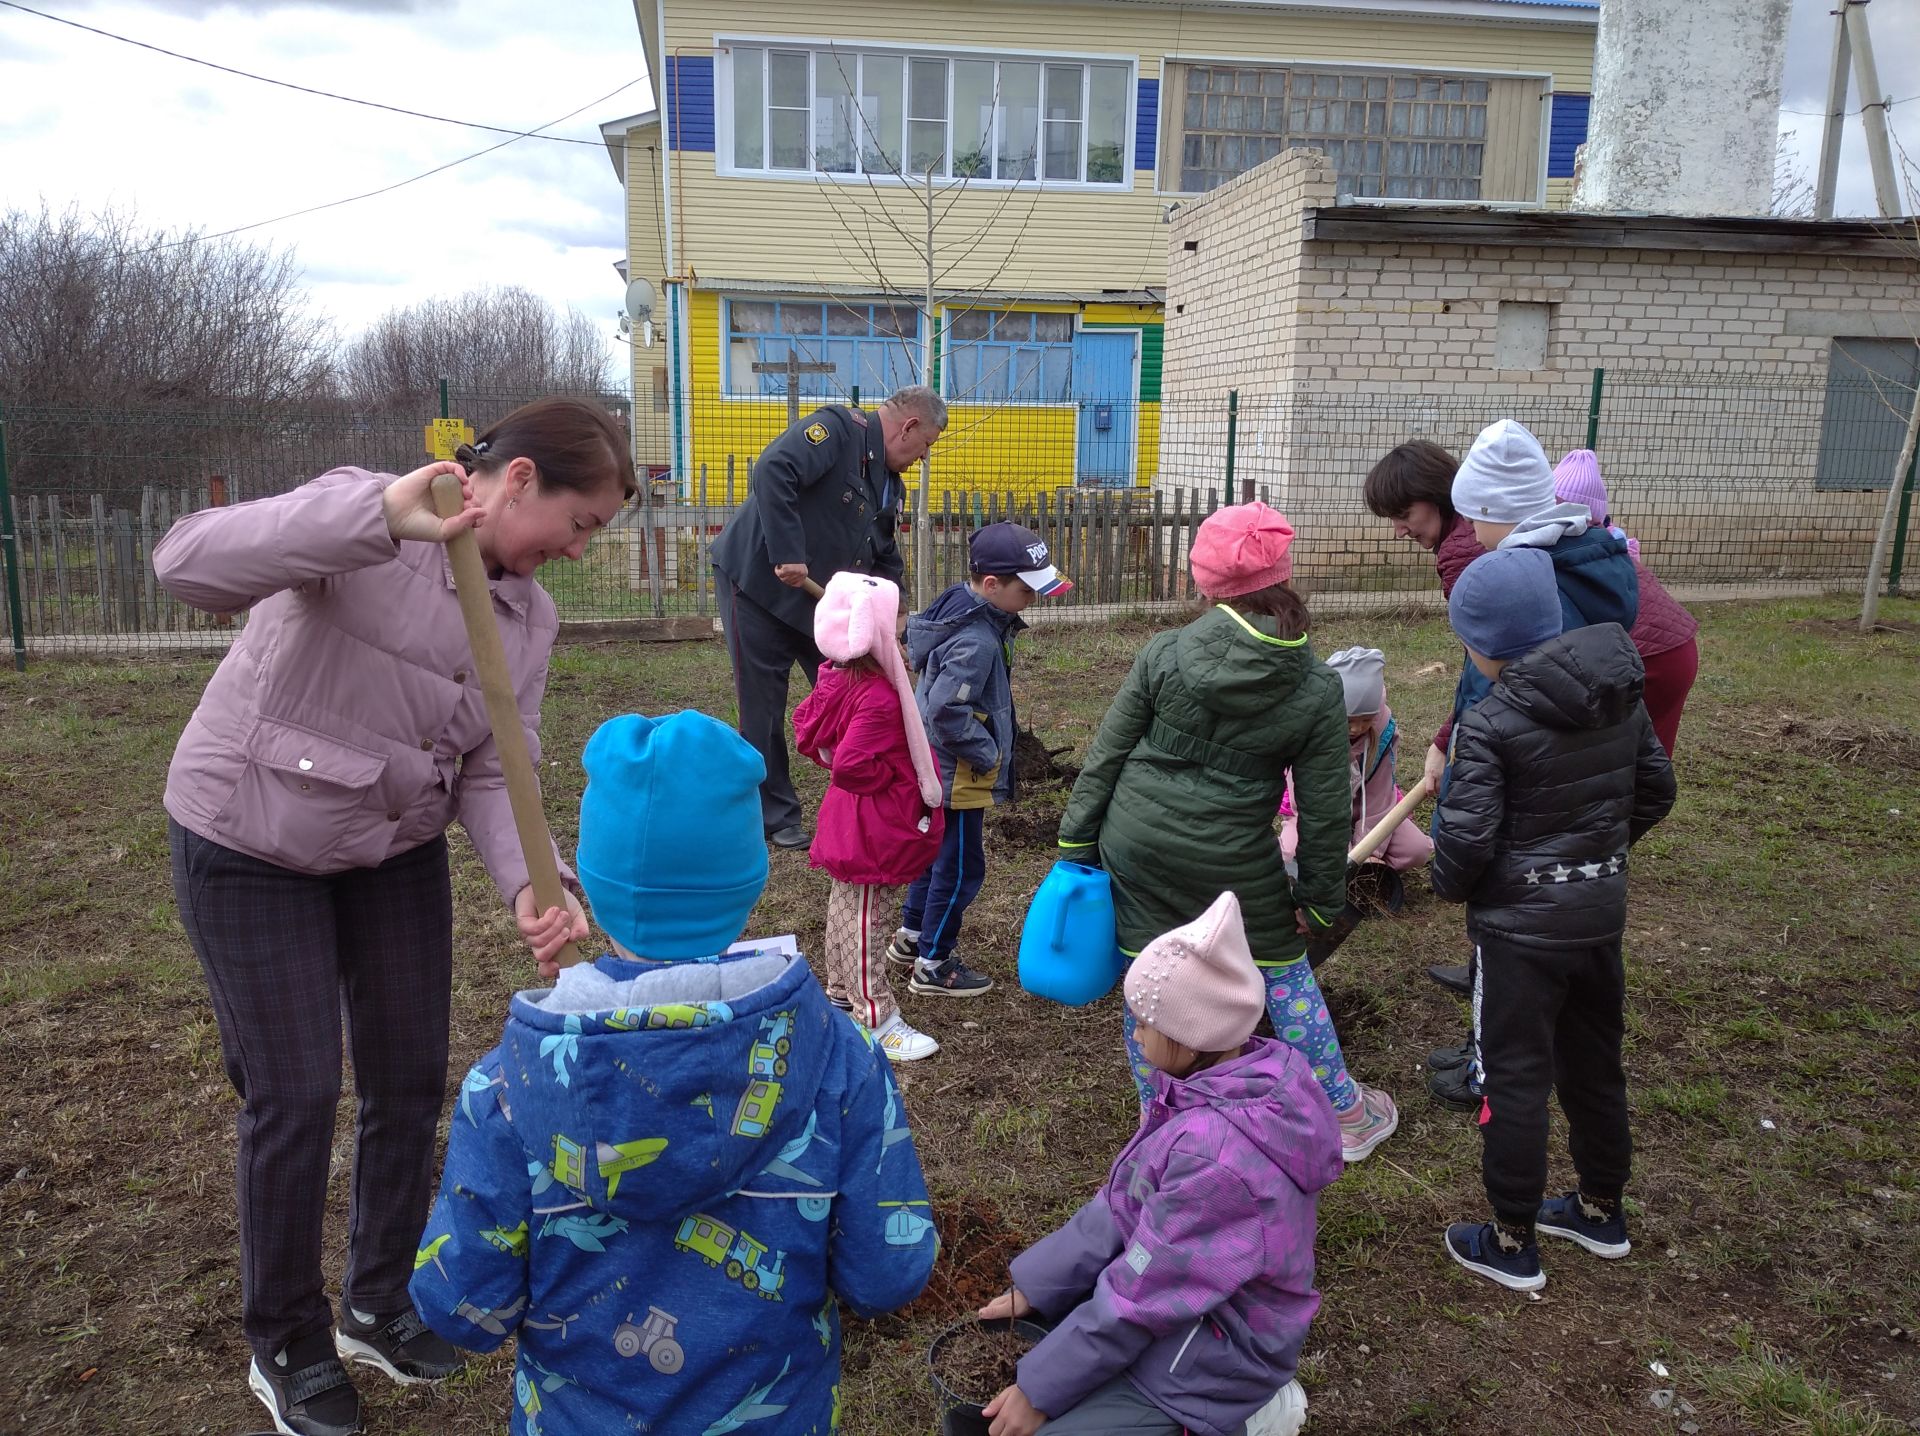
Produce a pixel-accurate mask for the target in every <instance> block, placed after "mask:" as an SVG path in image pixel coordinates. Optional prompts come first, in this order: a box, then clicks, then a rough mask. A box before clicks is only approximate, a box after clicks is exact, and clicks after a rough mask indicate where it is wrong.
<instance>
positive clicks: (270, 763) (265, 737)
mask: <svg viewBox="0 0 1920 1436" xmlns="http://www.w3.org/2000/svg"><path fill="white" fill-rule="evenodd" d="M392 482H393V476H392V475H388V474H371V473H368V472H367V471H366V470H364V469H334V470H331V471H330V472H328V473H325V474H322V475H321V476H320V477H319V478H317V479H315V480H314V481H313V482H312V483H309V484H304V485H302V486H301V487H300V488H297V489H295V490H294V491H293V492H292V493H288V494H281V495H278V496H276V497H274V498H266V499H258V500H255V501H254V502H252V503H246V504H239V505H236V506H235V507H233V508H223V509H203V510H202V511H201V512H199V513H196V514H191V515H189V516H188V517H186V518H184V519H182V520H180V521H179V522H178V523H176V524H175V525H174V526H173V527H172V528H171V529H169V530H168V531H167V535H166V537H165V538H163V539H162V540H161V541H160V542H159V543H158V544H157V545H155V547H154V551H153V569H154V573H155V575H156V576H157V577H158V578H159V580H160V582H161V583H162V584H164V585H165V586H166V588H167V591H168V592H169V593H171V594H173V595H174V596H175V597H176V598H178V599H180V600H181V601H182V602H184V603H188V604H191V605H192V606H193V607H195V608H199V609H205V610H206V611H208V612H210V613H237V612H239V611H241V610H243V609H249V610H251V614H250V616H249V618H248V620H247V624H246V627H245V628H243V629H241V630H240V636H239V637H238V638H237V639H235V640H234V644H233V647H232V649H231V650H229V652H228V654H227V656H226V658H225V660H224V661H223V662H222V663H221V664H220V667H219V670H218V671H217V672H215V674H214V675H213V678H212V680H211V681H210V682H209V683H208V684H207V690H206V692H205V693H204V694H202V695H201V698H200V706H199V707H198V708H196V709H195V710H194V713H193V717H192V718H191V719H189V720H188V722H187V727H186V731H185V732H183V733H182V734H181V735H180V743H179V746H178V747H176V748H175V749H174V753H173V763H172V766H171V767H169V768H168V770H167V791H166V797H165V803H166V808H167V812H168V813H170V814H172V816H173V817H174V819H175V820H176V821H177V822H178V823H179V824H180V825H181V826H182V827H184V828H187V829H189V830H191V831H193V832H195V833H198V834H199V835H200V836H201V837H204V838H208V839H210V840H211V841H213V842H216V843H220V844H221V845H223V846H225V847H229V848H233V849H236V850H237V851H239V852H243V853H246V854H248V855H249V856H252V857H256V858H260V859H262V860H264V861H266V862H270V863H277V864H279V865H280V866H281V867H285V868H291V869H293V870H294V871H296V872H303V873H313V874H322V873H337V872H344V871H346V870H347V869H349V868H364V867H373V866H374V865H376V864H378V863H381V862H383V861H385V860H386V859H387V858H389V857H392V856H394V855H395V854H396V853H402V852H405V851H407V850H408V849H409V848H415V847H418V846H419V845H420V844H422V843H425V842H429V841H431V840H432V839H434V838H436V837H438V836H440V834H441V833H443V832H445V831H446V829H447V825H448V824H449V823H450V822H452V821H453V819H454V818H456V817H458V818H459V820H460V823H461V826H462V827H464V828H465V829H466V830H467V834H468V836H469V837H471V838H472V839H473V845H474V847H475V848H477V849H478V850H479V853H480V858H481V861H482V862H484V863H485V864H486V865H487V871H488V872H489V873H490V874H491V875H492V877H493V881H494V885H495V886H496V887H498V888H499V889H500V893H501V896H502V897H504V898H506V899H507V900H508V901H511V900H512V899H513V896H514V895H515V894H516V893H518V892H519V890H520V889H521V888H523V887H525V886H526V883H527V865H526V862H525V860H524V859H523V858H522V857H521V855H520V842H519V838H518V836H517V835H516V834H515V831H514V826H513V813H512V810H511V808H510V807H509V806H508V803H507V790H506V780H505V778H504V777H503V775H502V773H501V771H500V757H499V752H498V750H497V749H496V748H495V747H494V743H493V735H492V732H491V730H490V729H489V727H488V725H487V711H486V704H485V702H484V701H483V699H482V698H481V695H480V686H479V680H478V678H477V676H476V675H475V674H474V673H473V671H472V668H473V655H472V650H471V649H470V648H469V647H468V644H467V631H466V628H465V626H464V625H463V624H462V622H461V619H460V604H459V600H458V599H457V598H456V596H455V594H454V588H453V571H452V569H451V567H450V566H449V565H448V563H447V556H446V550H445V549H444V548H442V547H441V546H440V545H438V544H431V543H412V542H408V543H395V542H394V540H393V539H392V538H391V537H389V535H388V533H387V521H386V516H385V513H384V511H383V510H382V507H381V497H382V494H383V493H384V492H385V489H386V486H387V485H388V484H390V483H392ZM492 588H493V598H494V605H493V607H494V615H495V617H496V618H497V619H499V621H500V637H501V641H502V643H503V644H504V645H505V647H506V652H507V668H508V671H509V673H510V674H511V676H512V678H513V686H514V692H515V694H516V696H517V697H518V699H519V705H520V717H521V721H522V722H523V723H524V724H525V726H526V731H527V744H528V747H529V748H530V749H531V750H532V753H533V757H534V759H535V761H536V763H537V762H538V759H539V756H540V738H539V731H538V730H539V726H540V699H541V697H542V695H543V694H544V693H545V691H546V683H547V656H548V654H549V653H550V652H551V651H552V648H553V640H554V637H555V635H556V634H557V633H558V632H559V618H558V615H557V613H556V612H555V610H554V606H553V600H552V599H551V598H549V597H548V596H547V593H546V590H545V589H543V588H541V587H540V585H539V584H537V583H535V582H534V581H533V580H532V579H530V578H516V577H513V576H511V575H509V576H507V577H505V578H502V579H500V580H498V581H497V582H495V583H494V584H493V585H492ZM561 871H562V872H563V873H565V874H566V876H567V877H568V879H569V881H571V879H572V874H571V872H570V871H568V870H567V868H566V867H565V865H564V864H563V865H562V868H561Z"/></svg>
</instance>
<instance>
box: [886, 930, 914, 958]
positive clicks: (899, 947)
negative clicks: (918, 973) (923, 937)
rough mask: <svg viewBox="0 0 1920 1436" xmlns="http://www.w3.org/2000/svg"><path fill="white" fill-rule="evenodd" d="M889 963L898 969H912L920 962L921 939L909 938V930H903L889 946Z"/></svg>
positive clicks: (895, 935)
mask: <svg viewBox="0 0 1920 1436" xmlns="http://www.w3.org/2000/svg"><path fill="white" fill-rule="evenodd" d="M887 961H888V962H891V963H893V964H894V965H895V966H896V967H912V966H913V965H914V964H915V963H917V962H918V961H920V939H919V938H917V937H908V936H907V930H906V929H905V928H901V929H900V930H899V931H898V932H896V933H895V934H894V935H893V941H892V942H890V943H888V944H887Z"/></svg>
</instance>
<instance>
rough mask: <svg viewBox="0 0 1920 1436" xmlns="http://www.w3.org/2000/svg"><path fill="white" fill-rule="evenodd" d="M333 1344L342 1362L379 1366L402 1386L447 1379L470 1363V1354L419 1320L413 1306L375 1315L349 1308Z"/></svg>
mask: <svg viewBox="0 0 1920 1436" xmlns="http://www.w3.org/2000/svg"><path fill="white" fill-rule="evenodd" d="M334 1345H335V1346H336V1347H337V1348H338V1349H339V1352H340V1358H341V1360H343V1361H352V1362H357V1363H358V1364H360V1365H362V1366H372V1367H377V1368H378V1369H379V1370H381V1371H384V1372H386V1374H387V1375H388V1376H391V1377H392V1378H393V1379H394V1380H395V1381H397V1382H399V1383H400V1384H401V1385H402V1386H418V1385H420V1384H421V1383H423V1382H428V1381H445V1380H446V1379H447V1378H448V1377H449V1376H451V1375H453V1373H454V1372H456V1371H458V1370H459V1369H460V1368H461V1367H462V1366H465V1365H466V1364H467V1354H466V1353H465V1352H464V1351H462V1350H461V1349H460V1348H459V1347H457V1346H455V1345H454V1344H453V1343H452V1342H450V1341H448V1340H447V1339H446V1338H445V1337H443V1336H441V1335H440V1334H439V1333H438V1332H436V1331H434V1330H433V1328H432V1327H430V1326H428V1325H427V1324H426V1323H425V1322H424V1321H422V1320H421V1319H420V1314H419V1313H418V1312H416V1311H415V1310H414V1309H413V1308H412V1307H408V1308H407V1309H406V1310H405V1311H399V1312H394V1313H393V1314H392V1315H390V1316H373V1315H370V1314H369V1313H367V1312H364V1311H356V1310H354V1309H353V1308H352V1307H350V1306H349V1307H347V1308H346V1309H345V1310H344V1311H342V1312H341V1315H340V1328H339V1333H338V1335H337V1337H336V1338H335V1341H334Z"/></svg>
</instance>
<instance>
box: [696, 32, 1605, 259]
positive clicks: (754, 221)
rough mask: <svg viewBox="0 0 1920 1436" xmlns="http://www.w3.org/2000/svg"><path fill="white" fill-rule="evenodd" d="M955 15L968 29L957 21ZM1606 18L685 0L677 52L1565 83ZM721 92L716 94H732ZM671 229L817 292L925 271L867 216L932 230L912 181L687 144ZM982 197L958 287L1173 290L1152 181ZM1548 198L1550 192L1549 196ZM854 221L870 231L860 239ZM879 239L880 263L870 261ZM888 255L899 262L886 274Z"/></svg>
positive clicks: (1573, 85) (970, 221)
mask: <svg viewBox="0 0 1920 1436" xmlns="http://www.w3.org/2000/svg"><path fill="white" fill-rule="evenodd" d="M956 14H961V15H964V17H965V23H964V24H963V25H956V24H955V18H956ZM1593 33H1594V32H1593V29H1592V27H1590V26H1588V27H1571V26H1570V27H1565V28H1549V27H1532V26H1520V25H1490V24H1481V23H1457V22H1456V23H1448V22H1442V21H1436V20H1428V19H1391V18H1382V17H1377V16H1362V15H1352V14H1349V15H1341V14H1302V13H1297V12H1284V11H1277V10H1275V11H1269V10H1266V9H1264V8H1261V7H1255V6H1235V7H1233V8H1231V9H1227V8H1224V7H1223V8H1221V9H1218V10H1210V9H1205V8H1201V7H1197V6H1195V7H1175V6H1171V5H1164V6H1162V5H1128V4H1108V5H1052V4H1048V5H1032V4H1023V3H1015V0H977V3H971V4H968V5H966V6H965V7H964V9H960V10H956V7H954V6H952V5H933V4H919V5H903V4H899V3H897V0H838V3H836V4H835V5H834V6H833V7H832V9H831V10H830V11H829V12H819V13H817V14H816V13H814V12H807V11H804V10H797V9H796V8H795V7H794V6H793V5H792V4H791V3H789V0H735V3H732V4H729V5H726V6H724V7H716V6H713V5H711V4H701V5H696V4H693V3H690V0H669V3H668V4H667V35H666V41H665V50H666V53H667V55H668V56H669V57H671V56H672V55H674V54H684V55H694V54H698V55H711V54H713V53H714V44H715V39H716V36H717V35H739V36H743V37H744V36H785V37H789V38H791V39H792V40H794V41H795V42H800V41H816V40H824V39H828V38H836V39H838V40H841V41H843V42H845V43H848V44H858V43H859V42H860V41H863V40H867V41H884V42H892V43H899V44H925V45H927V46H928V47H929V48H932V49H941V48H944V47H948V46H952V45H956V44H958V45H966V46H972V47H985V48H994V47H1004V48H1005V49H1008V50H1014V51H1045V50H1054V51H1058V52H1060V53H1063V54H1090V55H1092V54H1102V55H1104V54H1118V55H1137V56H1139V57H1140V65H1141V75H1142V77H1143V78H1146V79H1155V78H1158V76H1159V74H1160V66H1161V61H1162V58H1163V57H1164V56H1167V55H1169V54H1176V55H1178V56H1180V57H1182V58H1190V59H1201V58H1209V57H1211V58H1222V57H1224V58H1240V59H1246V60H1250V61H1251V60H1270V61H1293V60H1298V61H1315V60H1318V61H1327V60H1344V61H1348V62H1367V61H1371V62H1374V63H1379V64H1388V65H1408V66H1443V67H1459V68H1484V69H1486V70H1490V71H1500V70H1517V71H1527V72H1542V73H1548V74H1550V75H1551V76H1552V84H1553V86H1554V88H1556V89H1560V90H1575V91H1583V92H1584V91H1587V90H1590V89H1591V87H1592V62H1593ZM719 88H720V87H719V86H718V84H716V97H715V103H716V105H719V104H720V103H721V97H720V95H719ZM669 158H670V160H671V164H672V181H673V191H674V198H673V226H674V232H675V245H676V254H677V258H678V263H679V267H680V269H681V271H682V272H683V273H685V272H686V271H688V270H693V271H696V272H698V273H699V274H701V275H704V276H706V277H708V278H710V279H716V280H717V279H756V280H785V281H791V282H795V283H801V284H808V285H815V286H820V285H834V286H846V285H851V284H856V283H865V284H868V285H873V284H875V283H876V282H877V281H878V280H879V279H881V278H884V279H885V280H886V282H887V283H889V284H891V285H893V286H895V287H898V288H901V289H906V290H909V291H910V290H911V289H912V288H913V286H914V283H915V282H916V281H915V276H916V275H918V274H919V273H920V272H921V263H922V261H921V260H920V258H919V256H918V255H916V253H915V251H914V248H913V247H912V246H911V245H910V244H909V243H908V242H907V240H906V239H905V238H904V237H903V236H902V235H900V234H898V233H896V232H895V231H894V229H893V228H892V226H890V225H889V224H887V223H886V222H885V221H884V220H879V221H877V222H872V223H871V224H869V223H868V221H867V220H866V219H865V218H863V216H865V215H866V214H867V212H868V211H870V210H871V209H872V208H873V207H874V206H876V205H877V206H884V208H885V210H886V212H887V214H888V216H890V217H891V218H892V219H893V220H894V221H895V222H896V223H898V224H899V225H900V226H901V228H902V229H904V230H905V231H906V232H907V234H909V235H917V234H919V233H920V232H921V231H922V229H923V228H924V223H925V220H924V211H923V210H922V209H921V207H920V205H919V202H918V201H917V200H916V199H914V198H913V197H911V196H910V195H908V194H907V193H905V191H904V189H903V188H902V187H901V186H899V185H897V184H893V185H887V184H876V185H874V186H872V187H870V186H869V185H868V183H867V182H866V181H865V180H853V181H846V180H833V179H828V178H826V177H800V178H794V179H777V178H763V177H749V178H724V177H722V176H720V175H719V174H718V173H717V172H716V171H717V166H716V156H715V155H714V154H711V153H707V152H702V151H674V152H672V153H671V154H670V156H669ZM1013 193H1014V197H1013V198H1012V199H1011V200H1009V198H1008V192H1007V191H1006V190H1005V189H984V188H979V189H972V190H968V191H966V192H963V193H959V194H956V195H954V196H952V197H951V198H950V200H948V201H943V202H941V203H942V205H943V208H944V207H945V206H948V205H950V206H951V207H950V208H944V213H945V222H946V223H948V224H950V225H951V226H952V227H953V228H954V230H956V231H958V232H966V233H972V232H973V231H974V230H975V229H977V228H978V227H979V226H981V225H983V224H990V225H991V227H992V230H993V235H992V237H991V238H990V239H989V240H988V241H987V242H986V243H983V244H981V245H980V246H979V247H978V249H976V250H975V251H974V252H973V253H972V254H971V255H969V256H967V257H966V258H965V259H964V260H963V261H962V262H961V263H960V264H959V266H958V268H957V269H956V270H955V271H954V272H953V273H952V274H950V275H949V276H948V277H947V279H946V281H945V284H946V286H947V287H950V288H966V287H970V286H976V285H989V284H990V285H992V287H993V288H995V289H997V290H1005V291H1009V292H1014V293H1019V292H1040V291H1045V290H1049V289H1053V290H1072V291H1087V290H1092V291H1095V292H1097V291H1098V290H1100V289H1103V288H1140V287H1146V286H1151V287H1155V288H1157V287H1159V286H1161V285H1163V284H1164V283H1165V282H1166V254H1165V246H1166V229H1165V226H1164V225H1163V224H1162V222H1161V212H1162V210H1163V208H1164V206H1165V205H1166V204H1168V203H1169V202H1170V201H1171V199H1172V198H1173V197H1172V196H1167V195H1161V194H1157V193H1156V192H1155V189H1154V176H1153V174H1152V173H1151V172H1149V171H1144V170H1142V171H1137V172H1135V173H1134V176H1133V186H1132V188H1131V190H1128V191H1122V192H1119V193H1095V192H1090V191H1086V190H1072V191H1062V190H1049V189H1047V188H1046V187H1045V186H1042V185H1034V186H1024V187H1021V188H1019V189H1016V190H1015V191H1014V192H1013ZM1550 193H1552V191H1551V190H1550ZM850 228H851V229H853V230H854V231H855V232H857V233H858V235H859V236H860V239H859V240H858V241H856V240H855V239H854V238H853V237H852V236H851V235H850V233H849V230H850ZM869 246H870V248H871V251H872V254H873V256H874V258H873V259H872V260H869V259H867V258H866V257H865V251H866V250H867V249H868V248H869ZM876 262H877V265H878V267H879V268H880V269H881V270H883V271H884V273H883V275H880V276H876V275H874V274H873V273H872V272H871V270H872V269H873V268H874V267H875V264H876Z"/></svg>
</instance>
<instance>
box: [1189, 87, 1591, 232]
mask: <svg viewBox="0 0 1920 1436" xmlns="http://www.w3.org/2000/svg"><path fill="white" fill-rule="evenodd" d="M1169 65H1228V66H1232V67H1234V68H1236V69H1243V70H1265V69H1274V70H1292V69H1322V70H1350V71H1353V72H1356V73H1359V74H1366V75H1389V76H1397V75H1458V76H1460V77H1461V78H1462V79H1472V80H1538V81H1539V82H1540V86H1541V93H1542V94H1543V95H1544V96H1546V99H1545V100H1544V101H1543V102H1542V103H1541V106H1540V139H1539V145H1538V155H1539V162H1538V165H1537V166H1536V170H1537V173H1536V174H1535V176H1534V198H1533V199H1531V200H1460V199H1400V198H1391V199H1389V198H1386V197H1384V196H1382V197H1378V198H1375V197H1372V196H1368V197H1365V198H1357V199H1353V200H1350V201H1342V202H1343V203H1352V204H1372V205H1393V206H1401V205H1405V206H1409V207H1418V206H1426V207H1427V208H1430V209H1447V208H1457V207H1458V206H1460V205H1463V204H1470V205H1476V206H1483V205H1493V206H1494V207H1496V208H1499V209H1539V208H1541V207H1543V206H1544V205H1545V204H1546V202H1547V147H1548V144H1549V143H1550V142H1551V140H1552V136H1553V105H1552V103H1551V100H1552V97H1553V93H1554V90H1553V72H1552V71H1551V70H1502V69H1495V68H1493V67H1492V66H1487V65H1395V64H1391V63H1387V62H1377V61H1373V60H1355V59H1352V58H1350V57H1349V58H1347V59H1338V60H1336V59H1329V58H1326V57H1324V56H1309V55H1293V56H1278V55H1218V54H1178V55H1166V56H1163V57H1162V58H1161V62H1160V91H1159V94H1160V103H1161V105H1162V106H1164V105H1165V103H1166V93H1167V89H1166V85H1167V66H1169ZM1156 118H1157V120H1158V121H1159V123H1160V132H1159V133H1158V134H1156V135H1155V136H1154V146H1153V192H1154V194H1155V195H1162V196H1165V197H1166V198H1168V199H1197V198H1199V197H1200V196H1201V195H1202V194H1204V193H1207V191H1197V190H1183V189H1175V188H1172V187H1171V181H1172V180H1174V179H1177V178H1179V175H1180V166H1179V164H1178V163H1177V160H1176V162H1175V163H1171V164H1169V162H1168V151H1169V150H1170V149H1171V148H1172V146H1169V145H1166V144H1163V143H1161V141H1162V140H1163V139H1164V138H1165V135H1166V125H1165V120H1166V115H1165V112H1164V110H1161V111H1159V112H1158V113H1157V115H1156Z"/></svg>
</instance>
